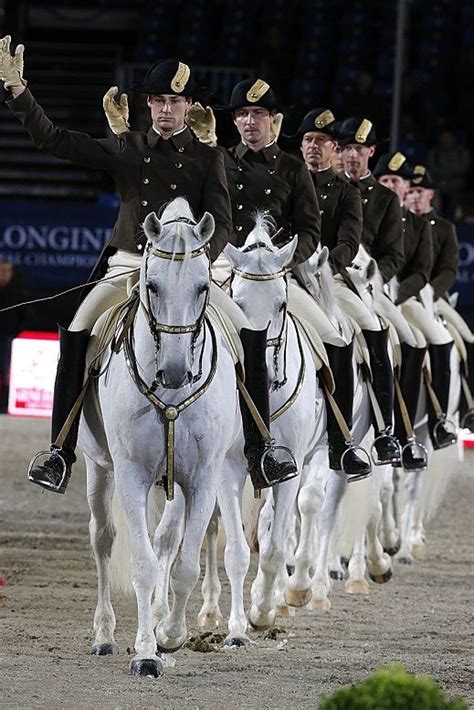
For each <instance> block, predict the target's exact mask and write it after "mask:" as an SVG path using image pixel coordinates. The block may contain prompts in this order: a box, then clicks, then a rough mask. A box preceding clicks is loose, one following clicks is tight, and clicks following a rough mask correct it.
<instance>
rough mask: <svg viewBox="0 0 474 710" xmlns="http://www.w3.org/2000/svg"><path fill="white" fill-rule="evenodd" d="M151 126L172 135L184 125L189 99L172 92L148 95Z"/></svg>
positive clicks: (189, 104) (189, 103)
mask: <svg viewBox="0 0 474 710" xmlns="http://www.w3.org/2000/svg"><path fill="white" fill-rule="evenodd" d="M147 104H148V106H149V107H150V113H151V120H152V123H153V127H154V128H156V129H157V130H158V131H159V132H160V133H162V134H164V135H172V134H173V133H174V132H175V131H179V130H180V129H181V128H183V127H184V116H185V113H186V111H187V109H188V108H189V106H191V99H189V98H186V97H185V96H175V95H174V94H159V95H157V96H155V95H150V96H149V97H148V99H147Z"/></svg>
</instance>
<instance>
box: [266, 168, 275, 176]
mask: <svg viewBox="0 0 474 710" xmlns="http://www.w3.org/2000/svg"><path fill="white" fill-rule="evenodd" d="M275 172H276V171H275V170H271V169H270V170H267V173H268V174H269V175H275Z"/></svg>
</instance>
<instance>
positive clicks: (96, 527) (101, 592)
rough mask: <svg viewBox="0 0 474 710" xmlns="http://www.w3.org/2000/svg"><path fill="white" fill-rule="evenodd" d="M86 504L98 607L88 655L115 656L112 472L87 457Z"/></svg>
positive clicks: (116, 647) (116, 651) (116, 649)
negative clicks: (111, 566)
mask: <svg viewBox="0 0 474 710" xmlns="http://www.w3.org/2000/svg"><path fill="white" fill-rule="evenodd" d="M84 457H85V460H86V466H87V500H88V502H89V507H90V510H91V519H90V522H89V534H90V540H91V546H92V551H93V553H94V558H95V563H96V566H97V587H98V590H97V591H98V593H97V607H96V610H95V614H94V632H95V639H94V644H93V646H92V651H91V653H93V654H95V655H97V656H105V655H109V654H110V655H115V654H117V653H118V646H117V644H116V643H115V638H114V631H115V614H114V610H113V607H112V603H111V600H110V556H111V552H112V544H113V541H114V538H115V526H114V522H113V517H112V496H113V492H114V480H113V472H112V471H110V470H107V469H105V468H102V467H101V466H99V465H98V464H96V463H95V462H94V461H92V459H90V458H89V457H88V456H87V455H84Z"/></svg>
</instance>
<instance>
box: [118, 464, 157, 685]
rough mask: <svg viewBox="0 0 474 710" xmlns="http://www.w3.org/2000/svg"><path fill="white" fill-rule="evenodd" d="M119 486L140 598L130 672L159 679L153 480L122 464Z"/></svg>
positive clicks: (133, 570) (133, 467) (133, 465)
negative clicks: (150, 502)
mask: <svg viewBox="0 0 474 710" xmlns="http://www.w3.org/2000/svg"><path fill="white" fill-rule="evenodd" d="M116 468H117V467H116ZM116 485H117V492H118V495H119V500H120V506H121V508H122V512H123V516H124V518H125V523H126V525H127V529H128V534H129V538H130V562H131V568H132V584H133V587H134V589H135V594H136V598H137V611H138V629H137V636H136V639H135V651H136V654H135V656H134V657H133V659H132V662H131V664H130V666H131V671H132V674H133V675H138V676H149V675H151V676H154V677H157V676H159V675H161V673H162V663H161V661H160V659H159V658H158V657H157V655H156V640H155V634H154V633H153V628H154V625H155V624H154V619H153V613H152V606H151V602H152V596H153V591H154V589H155V586H156V580H157V576H158V561H157V559H156V555H155V553H154V552H153V547H152V545H151V542H150V537H149V534H148V525H147V499H148V493H149V491H150V487H151V485H152V480H151V476H150V475H149V474H148V473H147V471H146V470H144V469H143V468H141V467H138V465H137V464H135V463H132V462H131V461H126V462H124V461H121V466H120V469H119V470H116Z"/></svg>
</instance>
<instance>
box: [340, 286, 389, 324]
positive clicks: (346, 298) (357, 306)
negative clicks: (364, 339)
mask: <svg viewBox="0 0 474 710" xmlns="http://www.w3.org/2000/svg"><path fill="white" fill-rule="evenodd" d="M334 283H335V285H336V298H337V301H338V303H339V306H340V307H341V308H342V310H343V311H344V313H347V314H348V315H349V316H350V317H351V318H352V319H353V320H355V322H356V323H357V324H358V325H359V326H360V328H361V329H362V330H380V323H379V320H378V318H377V316H376V315H375V314H374V313H371V312H370V310H369V309H368V308H367V306H366V305H365V303H364V302H363V300H362V299H361V298H359V296H358V295H357V294H355V293H353V292H352V291H351V290H350V288H348V287H347V286H346V284H345V283H344V281H343V280H342V279H341V277H340V276H336V277H335V279H334Z"/></svg>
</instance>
